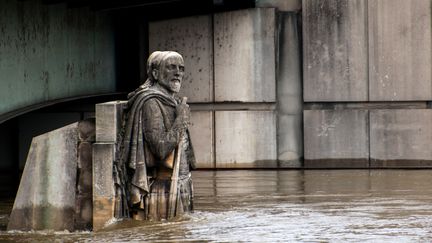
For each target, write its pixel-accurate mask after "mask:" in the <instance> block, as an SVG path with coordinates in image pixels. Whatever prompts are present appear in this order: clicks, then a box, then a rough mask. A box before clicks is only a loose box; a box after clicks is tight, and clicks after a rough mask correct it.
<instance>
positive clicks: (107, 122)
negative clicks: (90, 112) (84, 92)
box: [96, 101, 127, 142]
mask: <svg viewBox="0 0 432 243" xmlns="http://www.w3.org/2000/svg"><path fill="white" fill-rule="evenodd" d="M126 103H127V101H111V102H106V103H100V104H96V141H97V142H116V141H117V135H118V133H119V131H120V129H121V118H122V114H123V109H124V107H125V105H126Z"/></svg>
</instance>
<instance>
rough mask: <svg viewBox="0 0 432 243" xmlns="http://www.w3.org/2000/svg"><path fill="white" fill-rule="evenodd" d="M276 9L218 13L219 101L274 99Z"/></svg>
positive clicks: (215, 70)
mask: <svg viewBox="0 0 432 243" xmlns="http://www.w3.org/2000/svg"><path fill="white" fill-rule="evenodd" d="M275 21H276V17H275V9H272V8H256V9H247V10H240V11H232V12H224V13H217V14H215V15H214V72H215V101H218V102H221V101H243V102H263V101H265V102H274V101H276V95H275V94H276V90H275V85H276V79H275V76H276V72H275V27H276V25H275Z"/></svg>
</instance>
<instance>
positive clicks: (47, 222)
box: [8, 205, 75, 231]
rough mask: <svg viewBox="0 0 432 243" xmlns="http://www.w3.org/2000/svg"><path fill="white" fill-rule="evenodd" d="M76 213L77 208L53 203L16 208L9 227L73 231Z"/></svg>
mask: <svg viewBox="0 0 432 243" xmlns="http://www.w3.org/2000/svg"><path fill="white" fill-rule="evenodd" d="M74 214H75V208H72V207H69V208H65V207H62V208H58V207H55V206H53V205H47V206H34V207H32V208H14V210H13V211H12V215H11V219H13V220H11V221H9V225H8V229H20V230H25V231H26V230H44V229H52V230H55V231H62V230H68V231H73V230H74V220H73V219H74ZM29 215H31V217H30V218H29ZM65 219H69V220H65Z"/></svg>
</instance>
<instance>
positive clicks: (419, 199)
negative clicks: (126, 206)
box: [0, 170, 432, 242]
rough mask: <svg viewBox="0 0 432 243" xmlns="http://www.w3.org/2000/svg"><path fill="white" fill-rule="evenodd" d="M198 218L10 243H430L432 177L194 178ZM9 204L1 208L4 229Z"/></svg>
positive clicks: (211, 174)
mask: <svg viewBox="0 0 432 243" xmlns="http://www.w3.org/2000/svg"><path fill="white" fill-rule="evenodd" d="M193 180H194V186H195V213H193V214H191V215H188V216H185V217H184V218H182V219H179V220H177V221H174V222H138V221H132V220H126V221H122V222H118V223H116V224H115V225H113V226H111V227H109V228H108V229H106V230H104V231H102V232H97V233H94V232H74V233H68V232H33V233H23V232H6V231H0V241H1V242H4V241H10V242H144V241H146V242H431V241H432V187H431V182H432V170H306V171H295V170H279V171H278V170H236V171H196V172H194V173H193ZM10 207H11V201H9V202H8V201H4V202H0V225H1V226H2V227H4V225H5V224H6V222H7V215H8V213H9V210H10Z"/></svg>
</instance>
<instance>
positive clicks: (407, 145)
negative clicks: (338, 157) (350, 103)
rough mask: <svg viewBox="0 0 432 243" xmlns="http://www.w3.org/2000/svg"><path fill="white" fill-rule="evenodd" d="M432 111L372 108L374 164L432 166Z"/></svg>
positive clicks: (383, 165)
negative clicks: (431, 122) (431, 123)
mask: <svg viewBox="0 0 432 243" xmlns="http://www.w3.org/2000/svg"><path fill="white" fill-rule="evenodd" d="M431 119H432V110H429V109H416V110H414V109H411V110H372V111H370V124H371V125H370V158H371V167H432V127H431V125H430V121H431Z"/></svg>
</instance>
